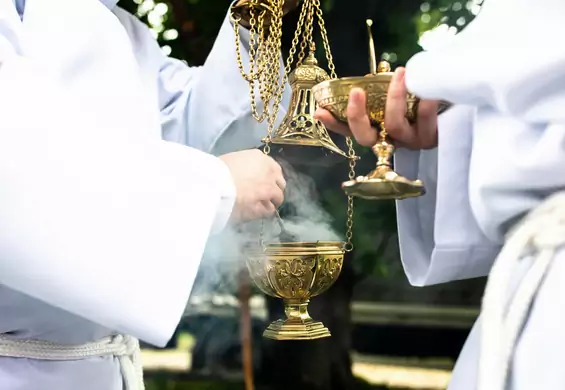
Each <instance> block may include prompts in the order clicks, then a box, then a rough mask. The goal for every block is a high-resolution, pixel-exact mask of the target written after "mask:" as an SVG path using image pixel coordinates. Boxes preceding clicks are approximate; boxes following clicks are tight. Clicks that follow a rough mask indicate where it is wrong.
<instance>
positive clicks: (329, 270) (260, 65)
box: [231, 0, 357, 340]
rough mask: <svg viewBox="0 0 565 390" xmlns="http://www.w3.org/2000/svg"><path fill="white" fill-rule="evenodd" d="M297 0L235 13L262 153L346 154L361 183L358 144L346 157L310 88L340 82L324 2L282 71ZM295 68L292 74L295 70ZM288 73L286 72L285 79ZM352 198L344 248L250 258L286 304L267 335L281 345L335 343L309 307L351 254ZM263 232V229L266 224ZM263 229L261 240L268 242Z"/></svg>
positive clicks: (319, 246)
mask: <svg viewBox="0 0 565 390" xmlns="http://www.w3.org/2000/svg"><path fill="white" fill-rule="evenodd" d="M288 3H290V4H295V5H296V4H299V1H297V0H287V1H285V0H248V1H245V0H241V1H239V2H238V3H237V4H236V6H235V7H233V8H232V13H231V20H232V23H233V26H234V35H235V47H236V62H237V66H238V68H239V71H240V73H241V76H242V77H243V79H244V80H245V81H246V82H247V83H248V84H249V97H250V101H251V103H250V105H251V113H252V116H253V118H254V119H255V120H256V121H257V122H260V123H261V122H264V121H266V122H267V134H266V137H265V138H264V139H263V142H264V147H263V152H264V153H265V154H267V155H269V154H270V153H271V146H272V145H278V147H279V148H280V147H281V146H280V145H291V146H296V147H295V148H293V150H298V151H300V150H301V149H300V148H302V147H304V146H306V147H308V149H309V150H312V148H311V147H318V148H319V150H322V151H324V152H326V151H328V153H329V154H332V155H333V154H335V155H338V156H343V157H346V158H347V159H348V162H349V179H353V178H354V177H355V164H356V161H357V157H356V154H355V149H354V148H353V141H352V140H351V138H350V137H348V138H347V140H346V143H347V152H344V151H342V150H341V149H340V148H339V147H338V146H337V145H336V144H335V143H334V142H333V141H332V139H331V138H330V136H329V134H328V131H327V129H326V128H325V126H324V125H323V124H322V123H321V122H320V121H317V120H315V119H314V112H315V111H316V108H317V102H316V100H315V99H314V96H313V93H312V90H311V88H312V87H313V86H314V85H316V84H318V83H320V82H321V81H324V80H329V79H336V78H337V75H336V72H335V66H334V63H333V58H332V54H331V50H330V46H329V39H328V36H327V32H326V28H325V22H324V19H323V11H322V7H321V3H320V0H303V1H302V4H301V12H300V16H299V20H298V25H297V28H296V31H295V34H294V37H293V40H292V45H291V48H290V51H289V55H288V57H287V58H286V61H285V67H284V72H281V67H280V61H279V59H280V53H281V36H282V17H283V15H284V13H285V9H284V6H285V4H288ZM316 24H317V26H318V27H319V29H318V31H319V33H320V35H321V42H322V44H323V48H324V51H325V55H326V59H327V61H328V73H326V72H325V71H324V70H323V69H322V68H320V67H319V66H318V64H317V61H316V59H315V56H314V53H315V45H314V41H315V39H314V36H313V33H314V27H315V25H316ZM239 25H244V26H245V27H247V28H248V29H249V35H250V39H249V41H250V42H251V44H250V49H249V56H248V58H249V64H247V66H245V65H246V64H244V63H243V58H244V56H243V55H242V53H241V40H240V32H239ZM293 68H294V71H293V72H291V70H292V69H293ZM281 73H282V74H281ZM287 81H288V82H289V83H290V85H291V88H292V101H291V105H290V107H289V108H288V109H287V110H286V111H287V115H286V117H285V118H284V119H283V121H282V123H281V125H280V126H279V127H276V123H277V115H278V113H279V111H280V108H281V107H280V106H281V102H282V98H283V93H284V90H285V87H286V84H287ZM353 207H354V201H353V197H352V196H348V198H347V218H346V233H345V238H346V242H290V240H289V242H286V243H282V244H276V243H271V244H267V245H263V244H261V245H257V247H256V248H248V249H247V250H246V251H245V253H244V255H245V256H246V264H247V267H248V269H249V272H250V275H251V279H252V280H253V281H254V283H255V284H256V285H257V287H258V288H259V289H261V290H262V291H263V292H264V293H266V294H268V295H271V296H273V297H277V298H281V299H283V302H284V306H285V313H286V319H284V320H279V321H276V322H274V323H272V324H271V325H270V326H269V328H268V329H267V330H266V331H265V333H264V336H265V337H268V338H272V339H276V340H305V339H317V338H322V337H329V336H330V333H329V331H328V329H327V328H325V327H324V326H323V324H321V323H320V322H316V321H314V320H313V319H312V318H311V317H310V315H309V314H308V310H307V307H308V302H309V299H310V298H311V297H313V296H316V295H318V294H321V293H323V292H324V291H325V290H327V289H328V288H329V287H330V286H331V285H332V284H333V283H334V282H335V280H336V279H337V277H338V275H339V273H340V272H341V267H342V264H343V258H344V253H345V252H348V251H351V250H352V249H353V243H352V237H353ZM276 217H277V218H278V222H279V223H280V225H281V235H280V236H279V239H281V240H286V238H287V237H290V236H292V232H287V231H286V230H285V229H284V225H283V224H282V220H280V216H278V215H277V216H276ZM262 226H263V225H262ZM263 234H264V231H263V227H262V228H261V233H260V235H261V237H260V240H259V241H260V242H261V243H262V242H263Z"/></svg>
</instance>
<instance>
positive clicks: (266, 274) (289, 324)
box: [246, 242, 345, 340]
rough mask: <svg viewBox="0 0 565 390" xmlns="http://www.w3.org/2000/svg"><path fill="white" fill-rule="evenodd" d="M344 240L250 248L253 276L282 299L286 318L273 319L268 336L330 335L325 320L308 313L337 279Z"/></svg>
mask: <svg viewBox="0 0 565 390" xmlns="http://www.w3.org/2000/svg"><path fill="white" fill-rule="evenodd" d="M344 245H345V243H343V242H315V243H314V242H297V243H280V244H268V245H266V246H265V247H264V248H260V247H253V248H248V249H247V251H246V254H247V256H248V261H247V266H248V268H249V273H250V275H251V278H252V279H253V281H254V282H255V284H256V285H257V287H258V288H259V289H260V290H261V291H263V292H264V293H265V294H267V295H270V296H272V297H275V298H282V299H283V301H284V305H285V314H286V317H287V318H286V319H284V320H278V321H275V322H273V323H272V324H271V325H269V327H268V328H267V330H266V331H265V333H264V334H263V335H264V336H265V337H268V338H272V339H276V340H312V339H318V338H322V337H328V336H330V332H329V330H328V329H327V328H326V327H324V325H322V323H321V322H316V321H314V320H313V319H312V318H311V317H310V314H308V303H309V301H310V298H311V297H315V296H317V295H319V294H322V293H323V292H325V291H326V290H327V289H328V288H330V287H331V286H332V284H333V283H334V282H335V281H336V280H337V278H338V276H339V273H340V272H341V267H342V265H343V257H344V252H345V250H344Z"/></svg>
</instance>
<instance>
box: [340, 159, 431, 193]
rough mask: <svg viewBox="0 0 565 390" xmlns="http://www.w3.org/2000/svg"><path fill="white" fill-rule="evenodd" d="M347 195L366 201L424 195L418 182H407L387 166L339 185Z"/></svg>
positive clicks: (422, 185)
mask: <svg viewBox="0 0 565 390" xmlns="http://www.w3.org/2000/svg"><path fill="white" fill-rule="evenodd" d="M341 187H342V189H343V190H344V191H345V193H346V194H347V195H350V196H355V197H358V198H363V199H368V200H390V199H394V200H401V199H407V198H415V197H418V196H422V195H424V194H425V193H426V189H425V188H424V184H423V183H422V182H421V181H420V180H409V179H407V178H405V177H404V176H400V175H399V174H397V173H396V172H394V171H393V170H392V169H391V168H390V167H388V166H381V167H377V169H375V170H374V171H373V172H371V173H370V174H369V175H367V176H359V177H357V178H356V179H354V180H349V181H346V182H344V183H343V184H342V185H341Z"/></svg>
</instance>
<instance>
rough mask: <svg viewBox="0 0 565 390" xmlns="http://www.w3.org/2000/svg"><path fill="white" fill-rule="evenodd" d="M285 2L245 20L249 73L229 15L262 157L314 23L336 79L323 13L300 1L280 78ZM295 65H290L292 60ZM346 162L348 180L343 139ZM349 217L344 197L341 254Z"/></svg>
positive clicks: (349, 246) (315, 0)
mask: <svg viewBox="0 0 565 390" xmlns="http://www.w3.org/2000/svg"><path fill="white" fill-rule="evenodd" d="M284 2H285V0H264V3H265V4H266V7H265V8H267V9H269V10H272V14H271V15H267V12H268V11H267V9H261V10H260V11H259V13H257V10H256V9H255V8H254V7H251V8H250V10H249V11H250V19H249V24H250V27H249V36H250V37H249V46H250V47H249V72H246V71H245V67H244V65H243V56H242V54H241V37H240V33H239V22H240V21H241V19H239V18H238V17H236V16H235V15H234V14H233V13H232V14H231V15H230V18H231V20H232V23H233V26H234V32H235V47H236V60H237V65H238V68H239V71H240V73H241V75H242V77H243V78H244V80H245V81H247V82H248V84H249V97H250V99H251V113H252V115H253V118H254V119H255V120H256V121H258V122H259V123H262V122H264V121H266V122H267V137H266V138H265V142H264V147H263V153H265V154H267V155H269V154H270V152H271V140H272V136H273V132H274V129H275V124H276V121H277V116H278V112H279V106H280V104H281V102H282V98H283V95H284V90H285V87H286V84H287V82H288V77H289V75H290V73H291V70H292V68H293V65H294V66H295V67H297V66H299V65H301V64H302V63H303V61H304V59H305V58H306V54H307V52H308V51H310V52H312V51H314V50H315V47H316V46H315V42H314V37H313V35H314V24H315V22H316V20H315V19H317V22H318V26H319V28H320V34H321V36H322V42H323V46H324V50H325V52H326V59H327V61H328V68H329V71H330V77H331V78H332V79H336V78H337V74H336V70H335V65H334V62H333V57H332V53H331V48H330V44H329V39H328V34H327V31H326V26H325V22H324V18H323V11H322V7H321V4H320V0H303V5H302V9H301V12H300V17H299V20H298V24H297V28H296V31H295V33H294V37H293V39H292V45H291V48H290V51H289V55H288V58H287V60H286V62H285V64H284V69H283V71H282V74H281V66H280V61H279V58H280V53H281V38H282V20H283V16H284V14H283V6H284ZM267 17H269V20H270V22H271V23H270V24H269V28H268V31H265V25H266V23H265V21H266V18H267ZM301 38H302V39H301ZM297 53H298V56H297V57H296V63H294V60H295V56H296V55H297ZM257 90H258V92H259V99H260V101H261V103H262V105H263V110H262V112H261V113H259V109H258V103H257ZM347 147H348V159H349V179H350V180H353V179H354V178H355V165H356V163H357V157H356V155H355V149H354V147H353V141H352V139H351V138H350V137H347ZM353 214H354V199H353V197H351V196H348V197H347V221H346V233H345V237H346V244H345V251H346V252H351V251H352V250H353V243H352V240H353ZM263 234H264V224H263V223H262V224H261V236H260V237H261V242H262V241H263Z"/></svg>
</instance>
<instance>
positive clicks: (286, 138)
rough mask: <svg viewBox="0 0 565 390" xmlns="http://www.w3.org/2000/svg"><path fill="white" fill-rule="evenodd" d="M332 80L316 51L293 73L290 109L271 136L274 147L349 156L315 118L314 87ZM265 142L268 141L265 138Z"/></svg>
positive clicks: (291, 75) (291, 77)
mask: <svg viewBox="0 0 565 390" xmlns="http://www.w3.org/2000/svg"><path fill="white" fill-rule="evenodd" d="M329 79H330V76H329V75H328V74H327V73H326V71H325V70H323V69H322V68H320V67H319V66H318V61H317V60H316V57H315V56H314V52H313V51H311V52H310V54H309V56H308V58H306V60H305V61H304V63H303V64H301V65H299V66H298V67H297V68H296V69H295V70H294V71H293V72H292V73H291V74H290V77H289V82H290V86H291V89H292V98H291V102H290V107H289V109H288V111H287V114H286V116H285V117H284V119H283V121H282V123H281V124H280V126H279V127H278V128H277V130H276V131H275V133H274V134H273V135H272V137H271V143H272V144H282V145H296V146H316V147H323V148H327V149H329V150H331V151H332V152H334V153H337V154H339V155H341V156H343V157H346V158H347V157H348V155H347V153H345V152H344V151H342V150H341V149H340V148H339V147H338V146H337V145H336V144H335V143H334V142H333V141H332V139H331V138H330V135H329V134H328V130H327V129H326V127H325V126H324V124H323V123H322V122H320V121H319V120H317V119H315V118H314V113H315V112H316V109H317V107H318V105H317V103H316V100H315V99H314V95H313V93H312V87H313V86H314V85H316V84H319V83H320V82H322V81H324V80H329ZM263 142H266V139H264V140H263Z"/></svg>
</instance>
